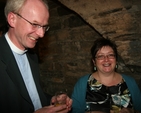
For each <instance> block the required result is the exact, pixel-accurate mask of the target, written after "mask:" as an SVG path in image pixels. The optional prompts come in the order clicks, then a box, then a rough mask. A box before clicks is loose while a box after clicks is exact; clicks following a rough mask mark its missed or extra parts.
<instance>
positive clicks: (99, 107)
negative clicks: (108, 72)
mask: <svg viewBox="0 0 141 113" xmlns="http://www.w3.org/2000/svg"><path fill="white" fill-rule="evenodd" d="M123 107H124V108H133V104H132V98H131V94H130V92H129V90H128V87H127V85H126V82H125V81H124V79H122V82H121V83H119V84H117V85H114V86H105V85H103V84H101V83H100V82H99V81H97V80H96V79H95V78H94V77H93V76H91V75H90V77H89V79H88V82H87V91H86V110H85V111H102V112H106V113H110V110H114V111H115V112H116V111H118V110H119V109H121V108H123Z"/></svg>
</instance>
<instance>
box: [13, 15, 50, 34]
mask: <svg viewBox="0 0 141 113" xmlns="http://www.w3.org/2000/svg"><path fill="white" fill-rule="evenodd" d="M14 14H16V15H17V16H19V17H21V18H22V19H24V20H25V21H26V22H28V23H29V24H30V25H32V27H33V28H34V29H35V30H37V29H39V28H43V30H44V31H45V32H46V31H48V30H49V28H50V27H49V25H43V26H42V25H39V24H36V23H32V22H30V21H29V20H27V19H26V18H24V17H23V16H22V15H20V14H19V13H14Z"/></svg>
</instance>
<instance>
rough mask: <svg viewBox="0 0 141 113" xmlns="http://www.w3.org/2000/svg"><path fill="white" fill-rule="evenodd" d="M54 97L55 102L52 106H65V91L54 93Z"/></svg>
mask: <svg viewBox="0 0 141 113" xmlns="http://www.w3.org/2000/svg"><path fill="white" fill-rule="evenodd" d="M55 96H56V102H55V104H54V105H55V106H59V105H62V104H66V99H67V92H66V91H58V92H56V93H55Z"/></svg>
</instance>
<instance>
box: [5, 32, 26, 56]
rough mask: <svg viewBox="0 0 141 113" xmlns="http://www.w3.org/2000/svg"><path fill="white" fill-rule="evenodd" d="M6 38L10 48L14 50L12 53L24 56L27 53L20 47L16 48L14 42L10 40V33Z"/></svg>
mask: <svg viewBox="0 0 141 113" xmlns="http://www.w3.org/2000/svg"><path fill="white" fill-rule="evenodd" d="M5 38H6V40H7V42H8V44H9V46H10V48H11V49H12V51H14V52H15V53H17V54H24V53H25V52H26V51H27V50H24V51H23V50H21V49H19V48H18V47H16V46H15V45H14V44H13V43H12V41H11V40H10V38H9V36H8V33H6V34H5Z"/></svg>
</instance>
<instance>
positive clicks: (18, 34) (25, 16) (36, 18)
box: [12, 0, 49, 50]
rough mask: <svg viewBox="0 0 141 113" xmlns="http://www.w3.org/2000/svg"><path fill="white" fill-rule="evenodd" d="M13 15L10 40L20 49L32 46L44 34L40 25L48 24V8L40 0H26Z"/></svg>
mask: <svg viewBox="0 0 141 113" xmlns="http://www.w3.org/2000/svg"><path fill="white" fill-rule="evenodd" d="M13 15H14V17H15V22H14V26H13V32H12V33H13V35H12V36H13V37H12V42H13V43H14V44H15V45H16V46H17V47H18V48H19V49H21V50H25V49H26V48H34V46H35V45H36V42H37V41H38V39H39V38H42V37H43V36H44V33H45V29H44V28H43V27H41V26H45V25H47V24H48V19H49V12H48V9H47V8H46V7H45V6H44V5H43V3H42V2H41V1H40V0H34V1H33V0H28V1H27V2H26V4H25V5H24V6H23V7H22V9H21V10H20V11H19V13H17V14H15V13H13ZM33 24H34V25H33ZM35 24H36V25H37V26H36V25H35ZM38 25H39V26H38Z"/></svg>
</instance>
